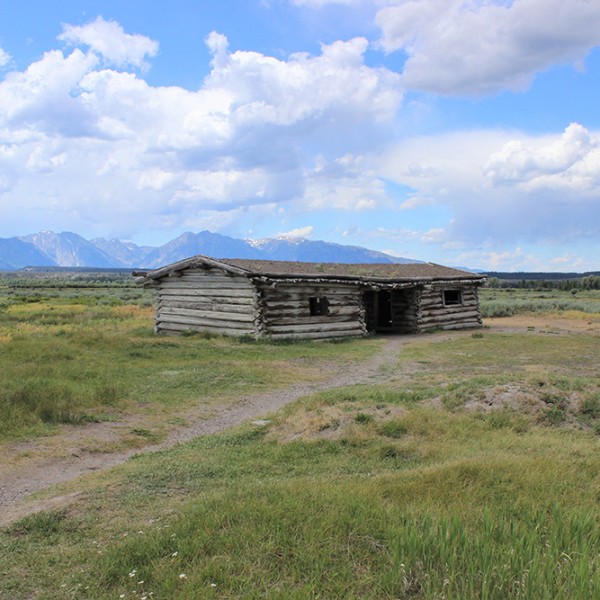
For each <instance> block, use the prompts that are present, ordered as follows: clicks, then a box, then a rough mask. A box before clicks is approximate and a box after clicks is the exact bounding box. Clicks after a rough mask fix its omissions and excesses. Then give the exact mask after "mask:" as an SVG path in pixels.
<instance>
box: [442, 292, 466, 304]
mask: <svg viewBox="0 0 600 600" xmlns="http://www.w3.org/2000/svg"><path fill="white" fill-rule="evenodd" d="M443 294H444V305H445V306H454V305H456V304H462V292H461V291H460V290H444V292H443Z"/></svg>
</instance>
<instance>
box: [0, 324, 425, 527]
mask: <svg viewBox="0 0 600 600" xmlns="http://www.w3.org/2000/svg"><path fill="white" fill-rule="evenodd" d="M412 339H413V336H395V337H389V338H386V340H385V342H386V343H385V345H384V347H383V349H382V350H381V351H380V352H379V353H377V354H376V355H374V356H373V357H372V358H371V359H370V360H368V361H365V362H363V363H359V364H353V363H352V364H347V365H336V372H335V374H334V375H333V376H332V377H328V378H326V379H324V380H321V381H318V382H298V383H297V384H294V385H292V386H289V387H287V388H285V389H281V390H277V391H274V392H270V393H267V394H256V395H249V396H246V397H242V398H241V399H240V400H239V402H236V403H235V404H234V405H231V406H228V407H225V408H223V409H222V410H220V411H219V412H218V413H217V414H216V415H215V416H213V417H212V418H210V419H198V418H197V417H198V415H194V414H193V413H191V414H188V418H189V420H190V421H193V420H194V417H195V416H196V420H195V421H194V423H193V424H192V425H191V426H187V427H181V428H177V429H174V430H172V431H171V432H170V433H169V435H168V436H167V438H166V439H165V440H164V441H163V442H161V443H159V444H154V445H148V446H145V447H144V448H143V449H139V448H135V449H129V450H127V451H121V452H114V453H102V452H90V451H86V450H84V449H82V448H81V447H79V448H78V447H77V441H78V439H77V436H78V438H79V441H81V440H84V439H86V437H89V436H90V435H91V434H92V433H93V434H95V435H97V436H102V435H103V434H105V435H106V436H110V435H111V433H112V435H115V427H116V426H117V427H118V425H119V424H116V425H115V424H114V423H111V424H105V423H98V424H93V425H91V426H90V427H88V428H85V427H84V428H74V430H73V432H72V435H71V438H69V437H68V435H65V436H62V437H59V439H58V442H59V443H62V444H64V446H65V448H68V452H67V455H66V456H62V457H58V458H57V457H51V458H39V457H38V458H35V456H33V457H32V459H31V460H24V461H21V462H17V463H16V464H9V463H8V462H5V465H4V468H2V465H0V526H5V525H7V524H9V523H11V522H13V521H15V520H17V519H19V518H22V517H23V516H25V515H27V514H31V513H33V512H36V511H39V510H48V509H53V508H57V507H60V506H64V505H66V504H68V503H70V502H71V501H73V500H74V499H75V498H76V496H77V494H76V493H74V494H70V495H68V496H57V497H55V498H52V499H42V500H36V501H34V500H32V499H29V498H28V496H30V495H31V494H33V493H35V492H39V491H41V490H45V489H47V488H50V487H51V486H53V485H56V484H59V483H64V482H66V481H71V480H73V479H75V478H77V477H79V476H81V475H84V474H86V473H89V472H91V471H95V470H99V469H106V468H108V467H112V466H114V465H117V464H120V463H123V462H125V461H126V460H127V459H129V458H130V457H131V456H133V455H134V454H139V453H140V452H153V451H157V450H162V449H164V448H168V447H170V446H173V445H175V444H178V443H181V442H185V441H188V440H191V439H194V438H196V437H199V436H203V435H209V434H211V433H216V432H219V431H223V430H224V429H227V428H229V427H232V426H234V425H239V424H241V423H244V422H245V421H248V420H250V419H258V418H259V417H264V416H266V415H268V414H269V413H272V412H275V411H277V410H278V409H280V408H281V407H283V406H285V405H286V404H289V403H291V402H293V401H294V400H297V399H298V398H301V397H303V396H307V395H309V394H312V393H315V392H318V391H322V390H328V389H331V388H336V387H343V386H346V385H353V384H359V383H378V382H382V381H384V380H385V379H386V378H387V377H388V376H389V374H390V372H391V370H392V369H393V367H394V365H395V364H396V362H397V359H398V355H399V353H400V349H401V347H402V345H403V344H404V343H406V342H408V341H410V340H412ZM131 425H132V423H127V424H126V426H127V427H130V426H131ZM54 442H55V443H56V440H55V441H54ZM40 443H43V442H39V441H36V442H32V443H30V444H29V446H30V447H31V449H32V450H34V449H35V446H36V445H37V446H39V445H40ZM73 446H74V447H73ZM19 450H20V452H21V453H23V452H24V451H25V452H27V448H23V445H22V446H21V447H20V448H19ZM34 454H35V453H34ZM42 455H43V453H42Z"/></svg>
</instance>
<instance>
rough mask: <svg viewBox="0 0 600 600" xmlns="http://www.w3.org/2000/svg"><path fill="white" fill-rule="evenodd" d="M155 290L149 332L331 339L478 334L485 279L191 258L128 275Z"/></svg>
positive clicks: (391, 268) (418, 266)
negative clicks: (467, 330) (448, 332)
mask: <svg viewBox="0 0 600 600" xmlns="http://www.w3.org/2000/svg"><path fill="white" fill-rule="evenodd" d="M134 275H137V276H138V281H140V282H143V283H144V284H145V285H146V286H149V287H154V288H155V289H156V292H157V300H156V315H155V331H156V332H157V333H163V334H177V333H181V332H194V331H196V332H212V333H217V334H226V335H234V336H244V335H249V336H252V337H256V338H259V337H267V338H272V339H277V338H279V339H281V338H292V339H314V340H322V339H332V338H340V337H354V336H365V335H367V334H369V333H398V334H402V333H421V332H425V331H429V330H432V329H464V328H471V327H472V328H475V327H481V325H482V321H481V313H480V309H479V297H478V288H479V286H481V285H482V284H483V283H484V282H485V276H484V275H479V274H474V273H470V272H466V271H461V270H458V269H452V268H449V267H444V266H441V265H436V264H433V263H411V264H334V263H304V262H289V261H271V260H248V259H214V258H210V257H208V256H202V255H198V256H193V257H191V258H188V259H185V260H182V261H179V262H176V263H173V264H170V265H167V266H165V267H162V268H160V269H156V270H153V271H143V272H136V273H134Z"/></svg>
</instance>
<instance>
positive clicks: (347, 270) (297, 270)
mask: <svg viewBox="0 0 600 600" xmlns="http://www.w3.org/2000/svg"><path fill="white" fill-rule="evenodd" d="M203 266H205V267H215V268H222V269H224V270H225V271H228V272H231V273H234V274H237V275H244V276H246V277H250V278H257V277H259V278H266V279H279V280H281V279H291V280H311V281H315V280H343V281H356V282H361V283H368V282H369V281H373V282H386V281H387V282H410V281H436V280H461V281H466V282H471V281H472V282H473V283H482V282H483V281H484V280H485V275H481V274H477V273H470V272H468V271H461V270H459V269H452V268H450V267H444V266H442V265H437V264H434V263H408V264H400V263H368V264H342V263H308V262H294V261H279V260H252V259H237V258H236V259H230V258H224V259H214V258H210V257H208V256H203V255H201V254H199V255H197V256H192V257H191V258H187V259H185V260H181V261H179V262H176V263H173V264H171V265H167V266H165V267H161V268H160V269H156V270H154V271H148V272H138V273H134V275H141V276H143V277H144V279H145V280H146V281H149V280H157V279H160V278H162V277H166V276H169V274H174V273H177V272H180V271H183V270H186V269H192V268H198V267H203Z"/></svg>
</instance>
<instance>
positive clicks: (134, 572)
mask: <svg viewBox="0 0 600 600" xmlns="http://www.w3.org/2000/svg"><path fill="white" fill-rule="evenodd" d="M136 573H137V569H134V570H133V571H131V573H129V577H135V574H136Z"/></svg>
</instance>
